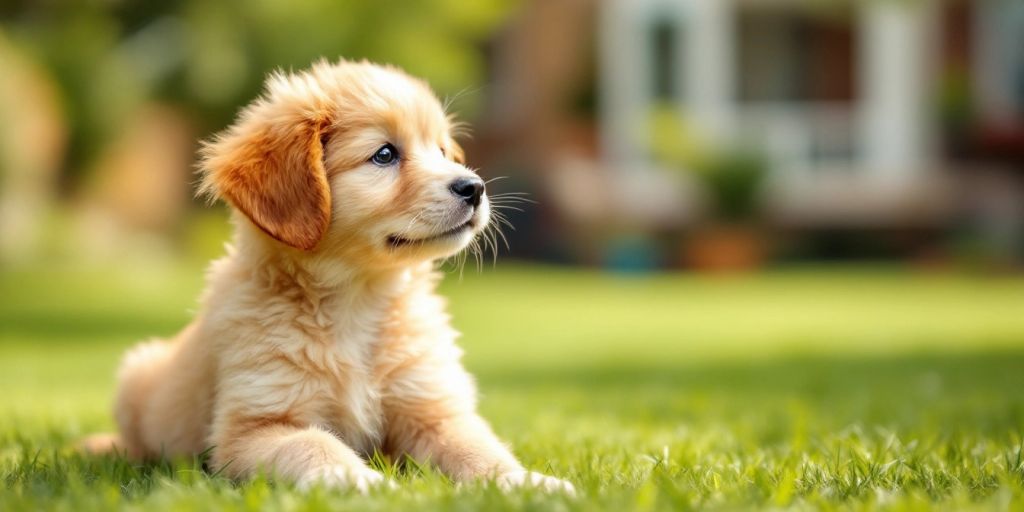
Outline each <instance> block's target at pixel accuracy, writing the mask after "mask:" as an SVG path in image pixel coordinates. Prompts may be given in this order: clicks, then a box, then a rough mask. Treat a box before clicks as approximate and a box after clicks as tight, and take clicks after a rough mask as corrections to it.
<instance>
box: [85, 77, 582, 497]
mask: <svg viewBox="0 0 1024 512" xmlns="http://www.w3.org/2000/svg"><path fill="white" fill-rule="evenodd" d="M451 131H452V124H451V122H450V120H449V119H448V118H447V117H446V116H445V114H444V112H443V108H442V107H441V105H440V104H439V102H438V101H437V99H436V97H435V96H434V95H433V93H432V92H431V91H430V89H429V88H428V87H427V86H426V84H424V83H423V82H421V81H419V80H416V79H413V78H411V77H409V76H407V75H405V74H404V73H402V72H400V71H398V70H396V69H394V68H387V67H381V66H376V65H372V64H368V63H352V62H344V61H342V62H339V63H337V64H327V63H324V62H321V63H318V64H316V65H315V66H313V68H312V69H311V70H309V71H305V72H301V73H294V74H275V75H273V76H271V77H270V78H269V80H268V82H267V88H266V93H265V95H264V96H263V97H262V98H260V99H258V100H256V101H255V102H254V103H253V104H251V105H250V106H248V107H247V108H246V109H245V110H244V111H243V112H242V113H241V114H240V116H239V118H238V120H237V121H236V123H235V124H234V125H233V126H232V127H230V128H228V129H227V130H226V131H225V132H223V133H222V134H221V135H219V136H218V137H216V138H215V139H214V140H212V141H211V142H209V143H208V144H206V145H205V147H204V149H203V152H202V162H201V170H202V175H203V181H202V189H201V190H202V192H204V193H206V194H209V195H210V196H211V197H215V198H221V199H223V200H225V201H227V202H228V203H229V204H230V205H231V206H232V207H233V209H234V213H233V222H234V224H235V227H236V229H235V235H234V241H233V244H232V246H231V248H229V250H228V254H227V256H225V257H224V258H222V259H220V260H218V261H216V262H214V263H213V264H212V265H211V268H210V271H209V276H208V284H207V290H206V292H205V293H204V296H203V298H202V306H201V310H200V312H199V314H198V315H197V316H196V318H195V319H194V321H193V322H192V323H191V324H190V325H188V326H187V327H186V328H185V329H184V330H183V331H181V333H179V334H178V335H177V336H176V337H174V338H173V339H171V340H168V341H161V340H157V341H150V342H147V343H143V344H141V345H139V346H137V347H135V348H133V349H131V350H130V351H129V352H128V354H127V355H126V356H125V358H124V362H123V364H122V366H121V370H120V373H119V391H118V394H117V400H116V419H117V423H118V426H119V428H120V434H119V435H118V436H97V437H94V438H91V439H89V440H88V441H87V443H86V445H87V448H88V449H89V450H91V451H94V452H99V451H103V450H110V449H118V450H121V451H123V452H125V453H127V454H128V455H129V456H131V457H134V458H152V457H157V456H160V455H167V456H172V457H173V456H190V455H194V454H197V453H200V452H203V451H204V450H206V449H208V448H211V447H212V452H211V456H212V461H211V462H212V466H213V467H214V468H216V469H220V468H223V471H224V472H226V474H229V475H232V476H234V477H238V478H244V477H247V476H250V475H253V474H254V473H256V472H266V473H267V474H270V475H273V476H274V477H275V478H278V479H283V480H287V481H292V482H295V483H297V484H298V485H300V486H310V485H327V486H340V487H353V488H356V489H360V490H365V489H366V488H368V487H369V486H371V485H373V484H376V483H379V482H381V481H382V480H383V477H382V475H381V474H379V473H378V472H376V471H374V470H372V469H371V468H369V467H368V466H367V465H366V463H365V457H366V456H367V455H368V454H371V453H373V452H374V451H375V450H378V451H381V452H383V453H385V454H388V455H390V456H391V457H392V458H394V459H395V460H400V459H401V458H402V457H404V456H409V457H412V458H413V459H416V460H419V461H424V462H429V463H431V464H434V465H436V466H437V467H438V468H439V469H440V470H441V471H443V472H444V473H446V474H448V475H450V476H451V477H452V478H453V479H455V480H457V481H466V480H473V479H481V478H493V479H495V480H496V481H497V482H498V484H499V485H502V486H505V487H511V486H515V485H524V484H525V485H535V486H540V487H542V488H545V489H549V490H565V491H569V492H571V491H572V486H571V485H570V484H569V483H567V482H564V481H562V480H559V479H556V478H553V477H548V476H544V475H540V474H537V473H532V472H528V471H526V470H525V469H524V468H523V466H522V465H520V463H519V462H518V461H517V460H516V459H515V457H514V456H513V455H512V453H511V452H510V451H509V450H508V448H507V447H506V446H505V445H504V444H502V442H501V441H500V440H499V439H498V438H497V437H496V436H495V435H494V433H493V432H492V431H491V428H490V427H489V426H488V424H487V422H486V421H485V420H484V419H482V418H481V417H480V416H479V415H478V414H477V413H476V403H475V400H476V390H475V387H474V383H473V380H472V378H471V377H470V376H469V375H468V374H467V373H466V371H465V370H464V369H463V367H462V365H461V363H460V356H461V351H460V350H459V348H458V347H457V346H456V344H455V339H456V337H457V333H456V332H455V331H454V330H453V329H452V328H451V327H450V325H449V321H448V316H447V314H446V312H445V306H444V302H443V300H442V299H441V298H440V297H439V296H438V295H437V294H436V292H435V287H436V284H437V282H438V279H439V278H438V274H437V273H436V271H435V270H434V262H435V261H436V260H437V259H439V258H443V257H447V256H451V255H452V254H455V253H457V252H459V251H461V250H463V249H465V247H466V246H467V245H468V244H469V243H471V242H472V240H473V239H474V237H476V236H477V235H478V234H479V233H480V232H481V230H483V229H484V228H485V227H486V225H487V223H488V221H489V219H490V206H489V203H488V199H487V197H486V195H484V196H483V197H482V198H481V200H480V202H479V204H478V205H476V206H473V205H471V204H470V203H469V202H467V201H465V200H464V199H462V198H460V197H458V196H457V195H456V194H454V193H453V192H452V190H450V184H451V183H452V182H453V180H456V179H459V178H469V179H478V178H476V175H475V174H474V173H473V172H472V171H470V170H469V169H467V168H466V167H464V166H463V165H462V163H461V158H462V152H461V149H459V147H458V145H457V144H456V142H455V141H454V140H453V138H452V133H451ZM389 143H390V144H392V145H393V146H394V147H395V148H396V149H397V151H398V153H399V157H400V158H399V161H398V162H397V163H395V164H393V165H385V166H382V165H378V164H376V163H374V162H372V161H371V157H372V155H374V153H375V152H376V151H377V150H378V149H379V148H381V147H382V146H384V145H385V144H389ZM481 185H482V182H481ZM458 226H462V228H461V229H454V228H457V227H458Z"/></svg>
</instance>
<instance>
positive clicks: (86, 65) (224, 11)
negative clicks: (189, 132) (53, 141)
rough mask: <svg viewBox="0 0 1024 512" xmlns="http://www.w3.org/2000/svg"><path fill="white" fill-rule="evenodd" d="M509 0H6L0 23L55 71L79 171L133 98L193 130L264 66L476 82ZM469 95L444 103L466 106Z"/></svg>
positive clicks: (250, 90) (225, 118) (247, 93)
mask: <svg viewBox="0 0 1024 512" xmlns="http://www.w3.org/2000/svg"><path fill="white" fill-rule="evenodd" d="M513 7H514V0H479V1H473V2H464V1H460V0H423V1H417V2H405V1H399V0H377V1H372V2H366V1H359V0H301V1H277V0H254V1H247V0H170V1H163V2H98V1H90V2H83V1H78V0H58V1H54V2H43V3H39V2H18V1H15V2H14V3H13V4H12V5H10V6H4V7H3V8H2V9H0V21H2V22H3V24H2V27H0V30H2V31H3V32H8V33H9V35H10V36H11V37H12V39H13V40H14V41H15V42H16V43H18V44H19V45H20V46H22V47H23V48H26V49H27V50H28V51H29V52H30V53H31V54H32V55H33V56H34V57H35V58H36V59H38V60H39V61H41V62H43V63H44V64H45V65H46V67H47V68H48V69H49V70H50V71H51V72H52V74H53V75H54V77H55V79H56V80H57V82H58V84H59V86H60V88H61V91H62V94H63V95H64V98H65V100H66V101H65V106H66V114H67V119H68V120H69V122H70V123H71V131H72V139H71V140H72V154H71V155H70V161H69V168H70V169H71V170H72V172H76V171H80V170H81V169H82V168H84V166H86V165H87V164H88V163H89V161H90V159H91V158H92V157H94V156H95V154H96V152H97V151H98V150H99V149H100V148H101V147H102V145H103V143H104V142H105V141H107V140H109V138H110V137H112V136H114V135H116V134H117V133H118V130H120V129H121V128H122V126H123V124H124V122H125V120H126V116H128V115H129V114H130V113H131V112H133V110H134V109H135V108H137V107H138V105H139V104H140V103H142V102H144V101H148V100H150V99H159V100H162V101H167V102H172V103H175V104H179V105H181V106H183V107H185V108H186V109H187V110H188V111H189V112H191V113H192V114H193V116H194V118H195V121H196V122H197V124H198V126H199V128H200V132H201V134H204V135H205V134H207V133H210V132H212V131H214V130H217V129H220V128H222V127H223V126H225V125H226V124H228V123H229V122H230V121H231V119H232V118H233V116H234V114H235V112H236V111H237V109H238V107H239V106H240V105H243V104H245V103H247V102H248V101H249V100H251V99H252V98H253V97H254V96H255V95H256V94H258V93H259V92H260V89H261V85H262V81H263V78H264V76H265V75H266V73H268V72H270V71H272V70H274V69H300V68H303V67H306V66H308V65H309V64H310V63H311V62H313V61H315V60H316V59H318V58H321V57H324V58H327V59H329V60H335V59H337V58H339V57H345V58H350V59H364V58H365V59H371V60H374V61H378V62H385V63H391V64H396V65H399V66H401V67H403V68H405V69H406V70H408V71H409V72H410V73H413V74H415V75H417V76H422V77H425V78H426V79H427V80H428V81H430V83H431V85H433V86H434V88H435V89H436V90H437V91H438V93H439V94H440V95H442V96H448V95H455V94H457V93H459V92H460V91H464V90H467V89H472V88H473V87H477V86H479V85H481V83H482V82H483V80H484V76H483V74H484V62H483V54H482V51H481V48H482V45H483V43H484V42H485V41H486V38H487V37H488V36H489V34H491V33H492V32H493V31H494V30H495V29H496V27H497V26H498V24H499V23H500V22H502V21H503V20H504V19H506V18H507V17H508V16H509V15H510V14H511V13H512V9H513ZM479 99H480V98H479V97H478V96H473V95H470V98H469V100H471V101H463V102H460V103H459V104H457V105H455V108H456V109H458V110H460V111H461V113H463V114H472V113H473V110H474V108H475V107H476V102H477V101H478V100H479Z"/></svg>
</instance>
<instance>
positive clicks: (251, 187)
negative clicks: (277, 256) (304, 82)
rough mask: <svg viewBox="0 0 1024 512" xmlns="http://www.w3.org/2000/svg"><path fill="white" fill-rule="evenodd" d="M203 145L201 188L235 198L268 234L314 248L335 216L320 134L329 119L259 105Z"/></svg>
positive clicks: (231, 201) (225, 198)
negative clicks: (271, 110)
mask: <svg viewBox="0 0 1024 512" xmlns="http://www.w3.org/2000/svg"><path fill="white" fill-rule="evenodd" d="M267 106H268V105H266V104H263V105H258V106H257V108H253V109H250V110H249V111H247V112H245V113H243V116H242V119H241V120H240V121H239V122H238V123H237V124H236V125H235V126H234V127H232V128H230V129H229V130H227V131H226V132H225V133H224V134H222V135H221V136H219V137H218V138H217V139H215V140H214V141H213V142H211V143H209V144H207V145H206V146H205V147H204V148H203V159H202V172H203V174H204V177H203V184H202V187H201V189H200V191H201V192H206V193H212V194H213V195H215V196H219V197H221V198H223V199H224V200H226V201H227V202H229V203H231V205H232V206H234V207H235V208H237V209H238V210H239V211H241V212H242V213H244V214H245V215H246V216H247V217H248V218H249V219H250V220H252V222H253V223H254V224H256V225H257V226H259V228H260V229H262V230H263V231H264V232H266V233H267V234H268V235H270V236H272V237H274V238H275V239H277V240H280V241H281V242H284V243H286V244H288V245H290V246H292V247H296V248H299V249H303V250H311V249H313V248H314V247H316V245H317V243H319V242H320V239H321V238H322V237H323V235H324V232H325V231H327V226H328V224H330V221H331V192H330V185H329V184H328V182H327V172H326V170H325V169H324V164H323V144H322V143H321V140H320V138H321V136H322V134H323V132H324V130H325V129H326V126H327V122H326V121H324V120H322V119H310V118H308V117H305V116H301V115H295V116H289V115H271V113H269V112H266V111H263V109H260V108H259V107H267Z"/></svg>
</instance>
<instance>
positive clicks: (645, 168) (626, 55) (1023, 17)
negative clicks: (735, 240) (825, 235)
mask: <svg viewBox="0 0 1024 512" xmlns="http://www.w3.org/2000/svg"><path fill="white" fill-rule="evenodd" d="M489 53H490V57H491V63H492V76H491V79H492V81H493V82H494V83H495V84H501V85H500V86H496V87H495V88H494V89H493V90H492V91H491V94H490V98H489V100H490V106H491V108H490V110H489V112H488V115H487V116H486V119H487V122H486V124H485V125H484V128H483V130H482V133H483V136H482V137H481V141H480V142H479V144H480V145H481V146H482V147H483V149H484V150H485V151H484V153H485V154H488V155H492V156H491V157H490V159H489V160H488V162H487V164H488V165H492V166H497V167H498V168H502V166H504V167H505V168H510V171H509V172H515V171H516V170H517V169H519V170H523V171H524V172H526V171H531V170H532V171H535V174H534V175H533V177H532V178H531V179H532V180H533V181H534V182H535V183H534V185H533V187H534V188H536V189H537V190H540V191H548V192H547V193H545V192H541V193H542V195H544V196H545V197H544V199H545V203H546V204H547V208H548V209H549V210H550V212H551V213H553V214H555V215H556V216H557V217H559V218H561V219H562V222H564V223H568V224H569V225H571V226H573V227H574V230H573V231H574V232H581V233H588V232H590V233H591V235H590V236H589V238H588V239H589V241H591V242H594V243H602V242H600V241H599V239H601V238H602V237H603V238H605V239H608V238H609V237H610V238H612V239H614V238H616V237H619V236H621V233H627V235H626V236H629V234H630V233H635V232H638V231H640V232H648V233H652V232H653V233H657V232H660V231H665V230H670V231H671V230H684V229H687V227H688V226H692V225H694V224H696V223H699V222H701V220H702V219H704V218H706V216H705V215H703V213H704V212H706V211H707V208H704V207H703V206H704V204H705V203H706V202H707V201H706V200H707V198H706V197H703V199H702V196H706V194H702V192H701V186H700V183H699V180H697V179H695V178H694V173H692V172H687V171H692V169H687V163H686V162H685V160H684V161H682V162H680V161H672V160H666V159H665V158H664V157H663V154H664V153H665V151H662V150H663V149H664V148H663V147H659V146H665V145H672V144H676V145H678V146H680V147H684V148H685V147H689V146H697V147H701V146H705V147H707V148H712V149H710V150H711V151H740V150H742V151H746V152H753V153H755V154H758V155H760V156H761V158H763V159H764V161H765V163H766V166H767V168H768V176H767V179H766V180H765V184H764V187H763V190H762V197H761V199H762V206H763V209H762V215H763V216H762V218H761V219H759V222H762V223H765V224H767V225H770V226H772V227H775V228H780V229H789V230H798V231H800V230H802V231H815V230H825V231H827V230H876V231H877V230H910V231H923V232H932V233H938V232H941V233H947V232H949V231H951V230H954V229H955V228H957V227H958V225H960V224H965V223H966V224H977V225H978V226H977V228H978V230H980V231H982V232H983V236H989V237H994V238H996V239H998V240H993V241H992V243H996V244H1001V245H1004V246H1006V248H1007V249H1008V250H1019V249H1020V248H1021V237H1022V231H1024V225H1022V221H1024V211H1022V209H1021V205H1022V204H1024V191H1022V190H1021V178H1022V174H1024V170H1022V169H1024V3H1022V2H1019V1H1015V0H985V1H976V2H972V1H953V0H948V1H924V0H919V1H918V0H908V1H888V0H863V1H853V0H831V1H824V0H822V1H808V0H603V1H602V0H589V1H588V0H545V1H540V0H538V1H535V2H531V3H529V4H528V5H527V6H526V7H525V8H524V11H523V13H522V14H521V15H520V17H519V18H518V19H517V20H516V21H515V22H514V23H513V24H512V25H511V26H510V27H508V28H507V30H506V31H505V32H503V33H502V34H500V35H499V36H498V37H497V38H496V39H495V41H494V42H493V44H492V45H491V47H490V48H489ZM591 97H592V98H591ZM590 99H592V101H587V100H590ZM581 100H583V101H581ZM664 111H668V112H670V117H672V116H674V117H675V118H676V119H677V120H678V125H679V126H680V127H682V128H681V129H680V130H679V131H680V133H681V134H683V135H684V136H680V137H677V138H676V139H675V140H673V139H672V138H666V135H665V133H664V130H663V124H658V123H655V122H652V119H654V118H655V117H656V116H657V115H659V112H660V113H663V112H664ZM706 150H707V149H706ZM671 152H672V151H669V153H671ZM678 152H680V151H677V153H678ZM682 152H684V153H685V151H682ZM494 155H497V156H494ZM510 158H511V159H513V160H516V162H515V163H514V164H508V161H509V159H510ZM526 174H529V173H528V172H526ZM969 191H971V192H970V193H969ZM588 226H590V228H589V229H588ZM601 230H610V231H611V233H604V234H602V233H599V231H601ZM542 231H543V229H542ZM985 232H987V233H988V234H987V235H985V234H984V233H985ZM541 236H542V237H543V233H542V235H541ZM585 238H587V237H586V235H585ZM584 241H587V240H584ZM595 250H597V251H600V249H595ZM577 256H579V255H577ZM583 257H584V258H586V257H587V256H583Z"/></svg>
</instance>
